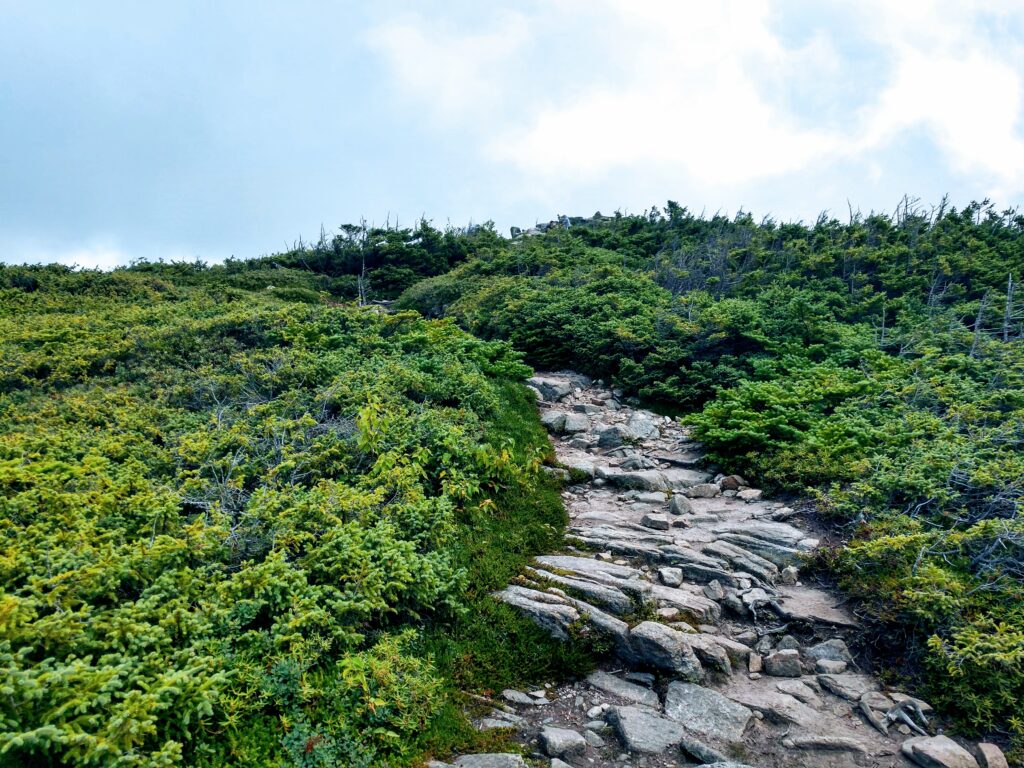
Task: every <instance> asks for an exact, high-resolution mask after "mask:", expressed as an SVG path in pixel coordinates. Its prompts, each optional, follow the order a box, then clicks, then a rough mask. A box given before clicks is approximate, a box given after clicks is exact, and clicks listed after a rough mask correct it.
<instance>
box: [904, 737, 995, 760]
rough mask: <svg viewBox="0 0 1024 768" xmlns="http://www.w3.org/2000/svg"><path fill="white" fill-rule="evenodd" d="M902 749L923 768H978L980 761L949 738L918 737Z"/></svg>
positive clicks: (906, 742)
mask: <svg viewBox="0 0 1024 768" xmlns="http://www.w3.org/2000/svg"><path fill="white" fill-rule="evenodd" d="M900 749H901V750H902V751H903V754H904V755H906V756H907V757H909V758H910V759H911V760H913V761H914V762H915V763H917V764H918V765H920V766H923V768H978V761H977V760H975V759H974V756H973V755H972V754H971V753H970V752H968V751H967V750H966V749H964V748H963V747H961V746H960V745H959V744H957V743H956V742H955V741H953V740H952V739H951V738H949V737H948V736H918V737H915V738H912V739H907V740H906V741H904V742H903V744H902V746H901V747H900Z"/></svg>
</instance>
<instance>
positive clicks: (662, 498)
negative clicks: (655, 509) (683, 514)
mask: <svg viewBox="0 0 1024 768" xmlns="http://www.w3.org/2000/svg"><path fill="white" fill-rule="evenodd" d="M636 500H637V501H640V502H643V503H644V504H664V503H665V502H666V501H668V496H667V495H666V494H665V492H664V491H644V492H642V493H638V494H637V495H636Z"/></svg>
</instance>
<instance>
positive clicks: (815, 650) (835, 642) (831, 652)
mask: <svg viewBox="0 0 1024 768" xmlns="http://www.w3.org/2000/svg"><path fill="white" fill-rule="evenodd" d="M804 655H805V656H806V657H807V658H808V659H810V660H811V661H818V660H819V659H825V660H828V661H845V662H846V663H847V664H853V656H852V655H851V653H850V649H849V648H847V647H846V643H844V642H843V641H842V640H840V639H839V638H838V637H836V638H833V639H831V640H826V641H825V642H823V643H818V644H817V645H812V646H811V647H810V648H807V649H806V650H805V651H804Z"/></svg>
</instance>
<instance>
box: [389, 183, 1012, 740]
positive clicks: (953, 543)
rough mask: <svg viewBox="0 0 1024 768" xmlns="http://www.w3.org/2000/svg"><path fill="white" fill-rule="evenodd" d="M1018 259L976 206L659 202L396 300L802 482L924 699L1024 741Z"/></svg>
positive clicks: (752, 465) (558, 232)
mask: <svg viewBox="0 0 1024 768" xmlns="http://www.w3.org/2000/svg"><path fill="white" fill-rule="evenodd" d="M1022 274H1024V217H1021V216H1019V215H1017V214H1016V213H1015V212H1007V213H1002V214H1001V213H998V212H996V211H995V210H994V209H992V208H991V206H988V205H987V204H972V205H971V206H968V207H967V208H965V209H964V210H962V211H957V210H954V209H950V208H947V207H946V206H942V207H940V208H939V209H938V210H935V211H928V212H925V211H921V210H915V209H913V208H912V207H911V206H910V205H909V204H905V205H903V206H902V207H901V208H900V210H899V211H898V212H897V214H896V215H895V216H893V217H887V216H879V215H872V216H869V217H863V218H862V217H854V218H853V219H852V220H851V221H849V222H848V223H846V224H842V223H840V222H838V221H835V220H832V219H829V218H827V217H822V218H821V219H820V220H819V221H817V222H816V223H815V224H814V225H813V226H804V225H798V224H785V225H780V224H776V223H774V222H772V221H764V222H761V223H755V222H754V221H753V220H752V219H751V218H750V217H749V216H747V215H740V216H738V217H736V218H735V219H732V220H730V219H726V218H724V217H721V216H716V217H714V218H712V219H703V218H700V217H695V216H692V215H690V214H689V213H688V212H686V211H685V210H684V209H681V208H680V207H679V206H677V205H675V204H673V203H670V204H669V206H668V207H667V208H666V209H665V211H663V212H659V211H651V212H650V213H648V214H645V215H643V216H617V217H615V218H612V219H607V218H605V219H595V220H591V221H587V222H584V223H582V224H576V225H573V226H570V227H568V228H560V227H557V228H553V229H551V230H549V231H548V232H547V233H545V234H543V235H539V236H532V237H527V238H523V239H520V240H517V241H514V242H512V243H510V244H509V246H508V247H506V248H505V249H503V250H501V249H489V250H486V251H484V252H481V253H480V254H479V255H478V256H477V257H476V258H473V259H470V260H469V261H467V262H466V263H465V264H463V265H461V266H459V267H457V268H456V269H455V270H453V271H452V272H450V273H449V274H447V275H442V276H439V277H434V278H431V279H427V280H424V281H423V282H421V283H419V284H418V285H416V286H413V287H412V288H410V289H409V290H408V291H406V292H405V294H404V295H403V296H402V298H401V299H400V302H399V303H400V305H401V306H405V307H410V308H416V309H419V310H420V311H421V312H423V313H424V314H427V315H430V316H448V317H452V318H454V319H456V320H457V322H459V323H460V324H461V325H462V326H463V327H465V328H467V329H469V330H471V331H473V332H474V333H475V334H478V335H480V336H481V337H483V338H487V339H508V340H510V341H511V342H512V343H513V344H514V345H515V346H516V347H517V348H518V349H520V350H522V351H523V352H524V353H526V355H527V358H528V360H529V361H530V362H533V363H536V364H537V365H540V366H544V367H560V366H567V367H573V368H576V369H579V370H581V371H584V372H587V373H591V374H594V375H599V376H605V377H610V378H612V379H613V380H614V381H615V382H616V383H617V384H618V385H620V386H622V387H624V388H626V389H627V390H628V391H630V392H632V393H633V394H635V395H637V396H640V397H642V398H644V399H645V400H647V401H649V402H652V403H654V404H656V405H660V407H662V408H665V409H667V410H672V411H675V412H690V413H692V415H691V416H690V419H691V421H692V424H693V427H694V430H695V432H696V434H697V436H698V437H699V438H700V439H701V440H702V441H703V442H704V443H705V445H706V447H707V449H708V451H709V453H710V455H711V458H712V459H713V460H714V461H716V462H717V463H718V464H720V465H721V466H722V467H723V468H726V469H728V470H730V471H737V472H740V473H743V474H750V475H753V476H754V477H756V478H758V480H759V482H762V483H764V484H765V485H766V486H769V487H774V488H776V489H783V490H791V491H802V490H804V489H808V490H809V491H810V492H811V493H813V494H815V495H816V497H817V499H818V502H819V503H818V507H819V509H820V510H821V512H822V513H823V514H824V515H825V516H826V517H827V518H828V519H830V521H831V523H832V524H833V525H835V526H836V527H837V531H838V533H839V534H841V535H843V536H844V537H846V538H848V539H849V545H848V546H847V547H846V548H843V549H841V550H839V551H837V552H836V553H835V554H834V556H832V557H831V558H830V564H831V565H832V566H833V568H835V569H836V572H837V573H838V574H839V576H840V577H841V579H842V581H843V583H844V584H845V586H846V587H847V588H848V589H850V590H851V591H852V592H853V593H854V594H856V595H857V596H859V597H860V598H862V599H863V600H864V601H865V609H866V610H867V611H869V612H870V613H871V614H872V615H874V616H875V617H876V618H878V619H879V620H880V622H881V623H882V625H883V626H884V628H885V631H884V632H882V633H880V635H879V637H880V638H890V639H892V646H891V649H898V651H899V653H900V654H901V655H902V657H903V658H904V659H905V660H906V661H908V662H910V663H909V664H908V665H907V666H906V668H907V669H911V670H919V671H924V672H925V673H926V674H925V675H924V676H923V678H922V683H923V685H924V687H925V689H926V691H927V693H928V695H929V696H931V698H932V699H934V700H935V701H936V702H937V703H939V704H940V705H942V706H943V707H944V708H945V710H946V711H947V712H950V713H952V714H955V715H957V716H959V717H960V719H961V722H962V723H963V724H965V725H967V726H969V727H972V728H975V729H981V730H984V729H992V728H996V729H1003V730H1006V731H1011V732H1013V733H1016V734H1017V735H1018V736H1021V735H1024V717H1022V715H1021V712H1020V705H1019V702H1020V701H1024V609H1022V607H1021V606H1022V605H1024V529H1022V527H1021V525H1022V524H1021V522H1020V511H1021V498H1022V495H1024V340H1022V338H1021V337H1022V312H1021V303H1022V302H1021V301H1020V300H1019V298H1018V300H1017V301H1016V302H1015V301H1014V300H1013V298H1012V296H1011V297H1008V296H1007V293H1008V292H1009V291H1008V278H1009V277H1010V276H1011V275H1012V276H1013V277H1014V279H1016V280H1020V279H1021V276H1022ZM904 640H908V641H909V649H910V650H909V654H908V653H905V652H904V651H903V650H902V649H899V646H900V645H901V644H902V643H903V641H904Z"/></svg>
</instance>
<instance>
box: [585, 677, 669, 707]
mask: <svg viewBox="0 0 1024 768" xmlns="http://www.w3.org/2000/svg"><path fill="white" fill-rule="evenodd" d="M587 682H588V683H589V684H590V685H591V686H592V687H594V688H597V689H598V690H600V691H604V692H605V693H608V694H611V695H612V696H618V697H619V698H620V699H626V700H627V701H632V702H634V703H636V704H642V705H644V706H645V707H651V708H652V709H657V708H658V707H659V706H661V701H660V700H659V699H658V694H656V693H655V692H654V691H652V690H651V689H650V688H645V687H643V686H642V685H637V684H636V683H630V682H628V681H626V680H622V679H621V678H618V677H616V676H615V675H609V674H608V673H607V672H603V671H601V670H598V671H597V672H594V673H593V674H592V675H590V677H588V678H587Z"/></svg>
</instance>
